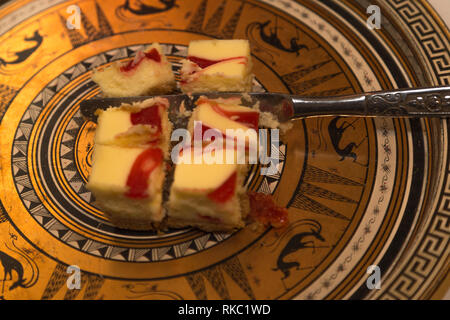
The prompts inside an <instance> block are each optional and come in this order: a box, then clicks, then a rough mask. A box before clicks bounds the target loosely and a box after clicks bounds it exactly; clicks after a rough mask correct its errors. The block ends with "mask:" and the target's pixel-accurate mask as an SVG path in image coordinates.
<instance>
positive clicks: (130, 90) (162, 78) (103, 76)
mask: <svg viewBox="0 0 450 320" xmlns="http://www.w3.org/2000/svg"><path fill="white" fill-rule="evenodd" d="M92 80H93V81H94V82H96V83H97V84H98V85H99V86H100V89H101V91H102V94H103V96H105V97H127V96H142V95H154V94H167V93H170V92H172V91H173V90H174V89H175V88H176V83H175V76H174V73H173V71H172V65H171V64H170V63H169V62H168V61H167V58H166V57H165V55H164V54H163V52H162V49H161V46H160V45H159V44H158V43H153V44H152V45H151V46H149V47H147V48H146V49H145V50H144V51H138V52H137V53H136V55H135V57H134V58H133V59H132V60H130V61H128V62H114V63H113V64H111V65H110V66H108V67H105V68H100V69H96V70H94V71H93V74H92Z"/></svg>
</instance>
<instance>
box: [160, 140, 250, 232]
mask: <svg viewBox="0 0 450 320" xmlns="http://www.w3.org/2000/svg"><path fill="white" fill-rule="evenodd" d="M228 151H229V152H231V153H233V157H236V156H237V154H236V153H235V150H234V149H231V150H228ZM185 152H188V153H189V155H188V156H187V157H186V156H185V155H183V154H181V155H180V159H183V160H180V161H178V163H177V164H176V167H175V172H174V177H173V183H172V186H171V190H170V198H169V203H168V226H169V227H173V228H180V227H188V226H192V227H197V228H200V229H202V230H204V231H208V232H211V231H231V230H234V229H236V228H241V227H243V226H244V218H245V217H246V215H247V213H248V211H249V208H250V207H249V202H248V199H247V195H246V190H245V188H244V186H243V182H244V179H245V175H246V172H247V169H248V166H247V165H245V164H238V162H239V161H231V162H227V161H226V159H225V157H226V156H225V153H223V157H221V158H222V159H223V162H212V163H208V161H205V159H204V157H203V155H204V154H203V152H197V150H194V148H193V147H192V146H191V147H189V148H186V149H183V150H182V152H181V153H185ZM186 160H191V161H186Z"/></svg>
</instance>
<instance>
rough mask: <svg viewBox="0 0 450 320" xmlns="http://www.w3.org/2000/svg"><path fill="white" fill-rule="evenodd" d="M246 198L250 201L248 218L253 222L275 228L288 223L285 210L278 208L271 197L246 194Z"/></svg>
mask: <svg viewBox="0 0 450 320" xmlns="http://www.w3.org/2000/svg"><path fill="white" fill-rule="evenodd" d="M248 196H249V199H250V214H249V216H250V218H252V219H253V220H255V221H258V222H260V223H262V224H264V225H265V226H269V225H271V226H272V227H275V228H279V227H283V226H285V225H286V224H287V223H288V222H289V220H288V211H287V209H286V208H282V207H278V206H277V205H276V204H275V201H274V200H273V197H272V195H270V194H264V193H258V192H248Z"/></svg>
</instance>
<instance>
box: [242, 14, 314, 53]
mask: <svg viewBox="0 0 450 320" xmlns="http://www.w3.org/2000/svg"><path fill="white" fill-rule="evenodd" d="M271 22H272V21H271V20H267V21H265V22H252V23H250V24H249V25H248V26H247V31H246V33H247V36H248V37H249V39H250V40H252V42H255V40H256V39H255V35H254V34H253V30H256V34H257V35H258V36H259V38H261V40H262V41H263V42H264V43H266V44H268V45H269V46H271V47H274V48H277V49H278V50H281V51H284V52H289V53H295V54H296V55H297V56H299V55H300V51H301V50H302V49H306V50H309V48H308V46H306V45H304V44H300V43H299V42H298V41H299V40H300V37H299V35H298V30H297V36H296V37H292V38H291V39H290V40H289V46H286V45H284V44H283V42H282V41H281V39H280V38H279V37H278V29H279V28H278V19H277V17H275V27H274V28H272V29H270V27H269V24H270V23H271ZM258 30H259V32H258Z"/></svg>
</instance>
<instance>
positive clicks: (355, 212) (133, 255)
mask: <svg viewBox="0 0 450 320" xmlns="http://www.w3.org/2000/svg"><path fill="white" fill-rule="evenodd" d="M376 2H377V5H378V6H379V7H380V8H381V11H382V13H383V21H382V27H381V29H370V28H368V27H367V19H368V18H369V15H368V14H367V13H366V9H367V6H368V5H369V4H368V2H367V1H366V0H357V1H348V0H344V1H325V0H316V1H314V0H301V1H296V2H295V1H287V0H262V1H257V0H247V1H240V0H227V1H213V0H190V1H180V0H148V1H125V0H108V1H106V0H104V1H102V0H96V1H87V0H75V1H61V0H59V1H58V0H49V1H45V2H44V1H26V0H24V1H15V2H13V3H11V4H7V5H5V6H3V7H2V9H1V11H0V43H1V44H2V45H1V46H0V97H1V100H0V119H1V125H0V137H1V138H0V151H1V152H0V181H1V185H0V187H1V189H0V201H1V203H0V237H1V241H0V260H1V262H2V267H3V269H4V274H5V277H4V278H0V282H1V285H2V288H1V292H0V297H1V298H3V299H293V298H298V299H429V298H441V297H442V296H443V295H444V294H445V293H446V292H445V291H446V290H447V289H448V288H449V278H448V276H447V272H448V267H449V263H448V256H449V250H450V249H449V238H450V229H449V214H450V208H449V203H450V202H449V199H450V190H449V185H450V184H449V181H450V180H449V178H450V176H449V175H450V173H449V172H448V170H449V169H448V167H449V166H448V164H447V161H448V156H449V154H448V153H449V149H448V141H447V140H448V123H447V121H446V120H442V121H439V120H433V121H431V120H426V119H422V120H419V119H415V120H401V119H393V118H384V119H372V118H370V119H369V118H345V119H344V118H340V117H321V118H313V119H307V120H298V121H295V123H294V127H293V130H291V131H290V132H289V134H288V135H287V136H286V137H283V139H282V141H280V146H279V147H277V148H275V147H274V148H272V155H273V156H276V157H277V158H278V159H279V165H278V168H277V169H278V172H277V173H276V174H274V175H270V176H261V175H260V174H259V170H258V167H257V166H254V167H253V168H252V170H251V172H250V173H249V176H248V178H247V185H248V187H249V189H251V190H256V191H259V192H264V193H271V194H273V195H274V197H275V199H276V200H277V203H278V204H279V205H282V206H286V207H287V208H288V210H289V218H290V224H289V226H287V227H285V228H282V229H273V228H267V229H265V230H262V231H258V232H256V231H252V230H249V229H243V230H240V231H237V232H234V233H232V234H226V233H205V232H201V231H198V230H195V229H183V230H170V231H169V232H166V233H164V234H161V235H157V234H155V233H152V232H134V231H129V230H121V229H117V228H114V226H113V225H111V223H110V222H109V221H108V219H107V218H106V217H105V215H104V214H103V212H102V211H101V210H99V209H97V208H96V207H95V206H94V205H93V204H92V197H91V194H90V192H89V191H88V190H87V189H86V187H85V183H86V181H87V177H88V175H89V172H90V167H91V153H92V142H93V134H94V131H95V124H94V123H92V122H88V121H84V120H83V118H82V117H81V114H80V110H79V104H80V102H81V101H82V100H84V99H89V98H91V97H94V96H96V95H97V94H98V93H99V89H98V87H97V86H96V85H95V84H94V83H93V82H92V81H91V80H90V75H91V71H92V69H93V68H94V67H97V66H105V65H108V64H110V63H112V62H113V61H118V60H119V61H120V60H126V59H128V58H129V57H131V56H133V55H134V54H135V52H136V51H138V50H140V49H142V48H143V46H144V45H146V44H150V43H152V42H159V43H160V44H161V45H162V47H163V49H164V51H165V53H166V54H167V56H168V58H169V60H170V61H171V62H172V63H173V66H174V70H175V71H178V70H179V68H180V60H181V59H182V58H183V57H184V56H186V50H187V45H188V43H189V41H191V40H194V39H212V38H218V39H228V38H245V39H249V40H250V43H251V46H252V53H253V61H254V72H255V75H256V81H255V85H254V88H255V90H257V91H264V90H266V91H273V92H289V93H296V94H304V95H314V96H330V95H340V94H351V93H357V92H364V91H375V90H379V89H388V88H396V87H409V86H427V85H437V84H448V83H449V81H450V73H449V67H448V66H449V65H450V57H449V47H450V44H449V33H448V30H447V29H445V27H444V26H443V24H442V22H441V21H440V20H439V18H438V17H437V15H436V14H435V13H434V12H433V11H432V9H431V8H430V6H429V5H428V4H427V3H426V2H425V1H424V0H420V1H412V0H400V1H399V0H395V1H394V0H383V1H381V0H380V1H376ZM78 14H79V16H78V17H79V23H80V24H79V28H78V27H77V15H78ZM418 26H420V27H418ZM372 265H374V266H378V267H379V269H378V270H379V271H380V274H381V283H380V288H379V289H377V288H375V289H373V288H372V289H370V288H369V287H370V286H368V285H367V284H368V283H370V280H371V276H372V272H368V271H367V269H368V267H369V266H372ZM69 266H77V267H78V268H80V270H81V278H80V280H81V282H80V288H79V289H70V288H69V287H68V283H69V284H70V283H71V281H72V280H73V278H72V274H71V273H70V271H71V270H70V269H69V270H68V267H69ZM68 271H69V272H68ZM0 274H2V273H1V272H0Z"/></svg>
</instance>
